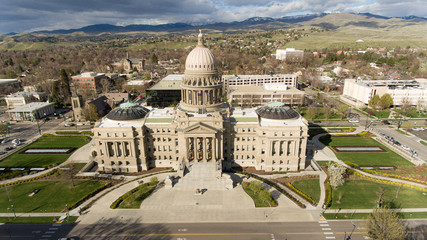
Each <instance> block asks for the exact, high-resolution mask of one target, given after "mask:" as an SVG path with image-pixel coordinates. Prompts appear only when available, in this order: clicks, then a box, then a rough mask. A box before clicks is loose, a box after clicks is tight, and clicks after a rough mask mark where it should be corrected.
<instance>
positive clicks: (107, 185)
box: [69, 183, 113, 209]
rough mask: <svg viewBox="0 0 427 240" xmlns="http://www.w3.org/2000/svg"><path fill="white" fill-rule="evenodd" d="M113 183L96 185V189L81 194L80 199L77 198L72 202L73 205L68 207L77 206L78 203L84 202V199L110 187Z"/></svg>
mask: <svg viewBox="0 0 427 240" xmlns="http://www.w3.org/2000/svg"><path fill="white" fill-rule="evenodd" d="M112 185H113V184H111V183H107V184H105V185H102V186H100V187H98V188H97V189H95V190H93V191H92V192H89V193H88V194H86V196H83V197H82V198H80V200H78V201H77V202H75V203H73V205H71V206H70V207H69V209H73V208H76V207H77V206H79V205H80V204H82V203H84V202H85V201H86V200H88V199H89V198H91V197H93V196H95V195H96V194H97V193H99V192H100V191H102V190H104V189H106V188H109V187H111V186H112Z"/></svg>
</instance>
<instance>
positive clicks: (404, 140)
mask: <svg viewBox="0 0 427 240" xmlns="http://www.w3.org/2000/svg"><path fill="white" fill-rule="evenodd" d="M373 129H374V131H375V132H378V133H385V134H388V135H391V136H393V137H394V139H396V140H397V141H398V142H400V144H402V145H406V146H408V147H409V148H410V149H413V150H415V151H416V152H417V153H418V157H419V158H420V159H422V160H424V161H426V162H427V147H426V146H424V145H422V144H421V143H419V142H417V137H415V136H407V135H404V134H402V133H399V132H397V131H396V129H394V128H389V127H388V126H387V125H377V126H374V127H373ZM424 131H427V130H424ZM396 147H398V148H400V149H401V150H404V149H403V148H402V147H401V146H396ZM404 151H406V150H404ZM408 153H410V152H409V151H408Z"/></svg>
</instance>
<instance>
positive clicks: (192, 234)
mask: <svg viewBox="0 0 427 240" xmlns="http://www.w3.org/2000/svg"><path fill="white" fill-rule="evenodd" d="M182 235H184V236H239V235H242V236H248V235H271V233H147V234H110V235H109V234H91V235H86V236H89V237H138V236H141V237H143V236H182Z"/></svg>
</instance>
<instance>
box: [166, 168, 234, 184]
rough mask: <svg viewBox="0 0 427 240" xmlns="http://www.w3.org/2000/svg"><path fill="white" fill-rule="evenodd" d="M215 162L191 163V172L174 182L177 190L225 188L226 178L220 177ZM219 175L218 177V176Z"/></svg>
mask: <svg viewBox="0 0 427 240" xmlns="http://www.w3.org/2000/svg"><path fill="white" fill-rule="evenodd" d="M217 174H218V172H217V165H216V164H215V163H193V164H190V165H189V173H187V174H186V175H185V176H184V177H182V178H180V179H179V180H178V182H176V183H175V184H174V187H173V189H176V190H196V189H200V190H202V189H209V190H225V189H226V178H225V177H219V176H218V175H217ZM217 176H218V177H217Z"/></svg>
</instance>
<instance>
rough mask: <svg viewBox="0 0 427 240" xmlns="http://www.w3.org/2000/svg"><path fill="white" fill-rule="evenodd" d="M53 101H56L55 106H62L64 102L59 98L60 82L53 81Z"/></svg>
mask: <svg viewBox="0 0 427 240" xmlns="http://www.w3.org/2000/svg"><path fill="white" fill-rule="evenodd" d="M52 101H53V102H54V103H55V107H57V108H58V107H61V106H62V102H61V101H60V100H59V98H58V82H57V81H54V82H53V83H52Z"/></svg>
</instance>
